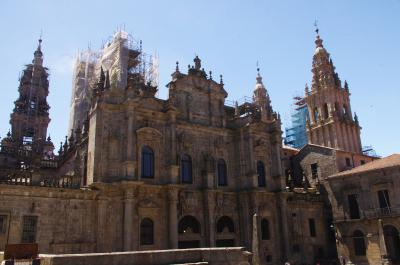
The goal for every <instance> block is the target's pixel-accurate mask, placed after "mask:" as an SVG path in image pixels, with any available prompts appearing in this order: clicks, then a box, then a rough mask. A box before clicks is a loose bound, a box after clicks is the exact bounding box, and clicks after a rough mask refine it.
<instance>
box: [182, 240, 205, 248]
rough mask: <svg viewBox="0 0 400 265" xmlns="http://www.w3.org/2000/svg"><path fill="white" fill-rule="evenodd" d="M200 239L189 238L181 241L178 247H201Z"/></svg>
mask: <svg viewBox="0 0 400 265" xmlns="http://www.w3.org/2000/svg"><path fill="white" fill-rule="evenodd" d="M199 247H200V241H199V240H187V241H179V242H178V248H180V249H185V248H199Z"/></svg>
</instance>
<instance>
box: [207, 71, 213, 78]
mask: <svg viewBox="0 0 400 265" xmlns="http://www.w3.org/2000/svg"><path fill="white" fill-rule="evenodd" d="M208 73H209V74H210V80H212V71H210V72H208Z"/></svg>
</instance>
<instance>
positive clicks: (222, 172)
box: [217, 159, 228, 186]
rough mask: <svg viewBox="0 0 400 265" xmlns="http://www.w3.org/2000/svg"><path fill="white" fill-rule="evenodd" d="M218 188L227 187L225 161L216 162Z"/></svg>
mask: <svg viewBox="0 0 400 265" xmlns="http://www.w3.org/2000/svg"><path fill="white" fill-rule="evenodd" d="M217 169H218V186H228V176H227V169H226V163H225V160H223V159H219V160H218V165H217Z"/></svg>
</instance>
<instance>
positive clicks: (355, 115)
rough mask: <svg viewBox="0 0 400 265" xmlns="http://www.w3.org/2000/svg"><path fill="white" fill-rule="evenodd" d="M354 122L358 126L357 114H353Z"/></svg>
mask: <svg viewBox="0 0 400 265" xmlns="http://www.w3.org/2000/svg"><path fill="white" fill-rule="evenodd" d="M354 122H355V123H356V124H357V125H358V116H357V113H355V112H354Z"/></svg>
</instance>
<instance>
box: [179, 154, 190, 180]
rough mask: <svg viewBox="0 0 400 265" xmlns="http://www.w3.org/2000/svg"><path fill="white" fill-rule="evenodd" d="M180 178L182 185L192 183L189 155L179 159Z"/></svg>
mask: <svg viewBox="0 0 400 265" xmlns="http://www.w3.org/2000/svg"><path fill="white" fill-rule="evenodd" d="M181 178H182V183H187V184H192V183H193V175H192V158H191V157H190V156H189V155H183V156H182V158H181Z"/></svg>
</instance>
